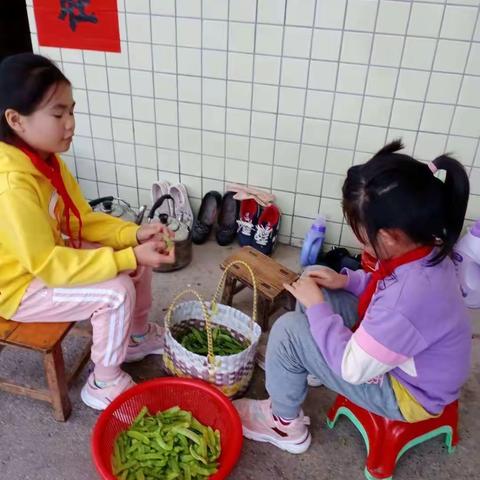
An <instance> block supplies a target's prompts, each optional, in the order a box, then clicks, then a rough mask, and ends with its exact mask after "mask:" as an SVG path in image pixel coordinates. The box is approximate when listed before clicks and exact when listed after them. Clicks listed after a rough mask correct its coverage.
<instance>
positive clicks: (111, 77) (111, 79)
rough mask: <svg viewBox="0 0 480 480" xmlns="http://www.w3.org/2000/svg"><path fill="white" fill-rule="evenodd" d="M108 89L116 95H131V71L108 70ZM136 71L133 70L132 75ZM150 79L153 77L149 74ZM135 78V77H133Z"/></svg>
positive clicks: (120, 69)
mask: <svg viewBox="0 0 480 480" xmlns="http://www.w3.org/2000/svg"><path fill="white" fill-rule="evenodd" d="M107 71H108V89H109V90H110V91H111V92H116V93H130V78H129V71H128V70H127V69H124V68H112V67H109V68H108V70H107ZM134 71H138V70H133V71H132V75H133V72H134ZM149 75H150V77H151V76H152V74H151V73H149ZM132 78H133V76H132Z"/></svg>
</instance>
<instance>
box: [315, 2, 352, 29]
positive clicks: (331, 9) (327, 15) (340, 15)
mask: <svg viewBox="0 0 480 480" xmlns="http://www.w3.org/2000/svg"><path fill="white" fill-rule="evenodd" d="M345 3H346V2H345V0H322V1H321V2H317V12H316V19H315V25H316V26H317V27H323V28H338V29H341V28H342V27H343V22H344V17H345V14H346V8H345Z"/></svg>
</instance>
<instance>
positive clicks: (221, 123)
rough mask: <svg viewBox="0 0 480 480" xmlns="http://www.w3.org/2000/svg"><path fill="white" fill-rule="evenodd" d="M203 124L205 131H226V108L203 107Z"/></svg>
mask: <svg viewBox="0 0 480 480" xmlns="http://www.w3.org/2000/svg"><path fill="white" fill-rule="evenodd" d="M202 122H203V127H202V128H204V129H205V130H214V131H216V132H224V131H225V108H224V107H211V106H209V105H203V107H202Z"/></svg>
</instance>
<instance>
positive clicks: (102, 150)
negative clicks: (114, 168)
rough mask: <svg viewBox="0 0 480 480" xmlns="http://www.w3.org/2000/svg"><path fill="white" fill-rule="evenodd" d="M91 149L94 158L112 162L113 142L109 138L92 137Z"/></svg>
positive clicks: (113, 157) (113, 156)
mask: <svg viewBox="0 0 480 480" xmlns="http://www.w3.org/2000/svg"><path fill="white" fill-rule="evenodd" d="M93 149H94V151H95V159H96V160H103V161H104V162H113V161H114V159H115V154H114V152H113V142H112V141H111V140H101V139H99V138H94V139H93Z"/></svg>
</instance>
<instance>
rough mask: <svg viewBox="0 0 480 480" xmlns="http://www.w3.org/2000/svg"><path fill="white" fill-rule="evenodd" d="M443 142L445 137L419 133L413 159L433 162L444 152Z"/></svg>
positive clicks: (436, 134)
mask: <svg viewBox="0 0 480 480" xmlns="http://www.w3.org/2000/svg"><path fill="white" fill-rule="evenodd" d="M445 140H446V136H445V135H440V134H438V133H426V132H419V133H418V137H417V142H416V144H415V152H414V155H415V158H416V159H418V160H427V161H430V160H433V159H434V158H435V157H437V156H438V155H440V154H441V153H442V152H443V151H444V146H445Z"/></svg>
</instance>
